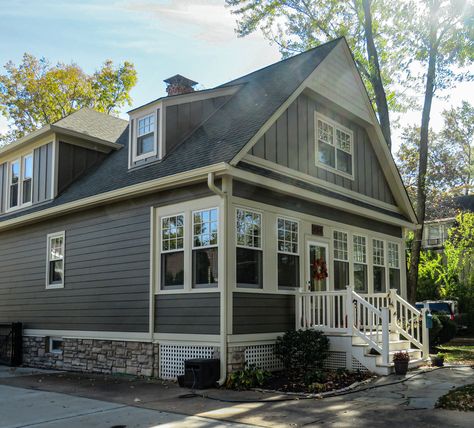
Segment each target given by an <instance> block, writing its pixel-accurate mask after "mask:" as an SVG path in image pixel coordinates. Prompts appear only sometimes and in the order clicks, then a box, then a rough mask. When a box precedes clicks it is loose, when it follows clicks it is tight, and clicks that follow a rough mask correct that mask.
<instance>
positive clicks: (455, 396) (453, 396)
mask: <svg viewBox="0 0 474 428" xmlns="http://www.w3.org/2000/svg"><path fill="white" fill-rule="evenodd" d="M436 407H438V408H441V409H449V410H463V411H465V412H467V411H471V412H472V411H474V384H473V385H466V386H462V387H461V388H457V389H455V390H453V391H450V392H448V393H447V394H446V395H443V396H442V397H441V398H440V399H439V400H438V402H437V403H436Z"/></svg>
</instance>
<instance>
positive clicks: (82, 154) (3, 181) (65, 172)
mask: <svg viewBox="0 0 474 428" xmlns="http://www.w3.org/2000/svg"><path fill="white" fill-rule="evenodd" d="M126 127H127V122H126V121H124V120H121V119H118V118H115V117H112V116H109V115H106V114H103V113H98V112H96V111H94V110H91V109H87V108H84V109H81V110H79V111H77V112H75V113H73V114H71V115H70V116H68V117H66V118H64V119H61V120H59V121H58V122H56V123H54V124H51V125H47V126H45V127H43V128H41V129H39V130H37V131H35V132H32V133H31V134H28V135H26V136H25V137H23V138H21V139H19V140H17V141H15V142H13V143H11V144H9V145H7V146H5V147H2V148H1V149H0V216H1V215H2V214H3V215H4V214H10V213H12V212H16V211H20V210H24V209H28V208H29V207H30V206H32V205H36V204H41V203H44V202H47V201H50V200H53V199H54V198H56V197H57V196H58V195H60V194H61V193H62V192H64V191H65V190H66V189H67V188H68V187H69V186H70V185H71V184H72V183H73V182H74V181H75V180H77V179H78V178H79V177H81V176H82V175H83V174H85V173H87V172H88V171H89V170H90V168H92V167H93V166H95V165H96V164H97V163H99V162H102V160H104V159H105V157H106V156H107V155H108V154H109V153H110V152H111V151H114V150H118V149H120V148H122V147H123V146H122V145H121V144H118V143H117V141H118V140H119V138H120V136H121V135H122V134H123V133H124V131H125V129H126Z"/></svg>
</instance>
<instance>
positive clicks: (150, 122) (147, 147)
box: [135, 114, 156, 160]
mask: <svg viewBox="0 0 474 428" xmlns="http://www.w3.org/2000/svg"><path fill="white" fill-rule="evenodd" d="M135 150H136V152H135V158H136V159H137V160H139V159H142V158H145V157H147V156H152V155H154V154H155V153H156V148H155V114H150V115H148V116H145V117H142V118H140V119H137V141H136V148H135Z"/></svg>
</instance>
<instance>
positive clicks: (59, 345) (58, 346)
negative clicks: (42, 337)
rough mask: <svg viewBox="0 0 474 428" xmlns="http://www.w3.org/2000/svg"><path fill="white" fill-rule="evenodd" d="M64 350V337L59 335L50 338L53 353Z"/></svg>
mask: <svg viewBox="0 0 474 428" xmlns="http://www.w3.org/2000/svg"><path fill="white" fill-rule="evenodd" d="M63 350H64V342H63V339H60V338H57V337H50V338H49V352H50V353H51V354H62V353H63Z"/></svg>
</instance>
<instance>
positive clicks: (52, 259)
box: [46, 232, 65, 288]
mask: <svg viewBox="0 0 474 428" xmlns="http://www.w3.org/2000/svg"><path fill="white" fill-rule="evenodd" d="M47 247H48V248H47V251H48V255H47V262H48V265H47V278H46V288H63V287H64V247H65V233H64V232H58V233H52V234H50V235H48V238H47Z"/></svg>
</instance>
